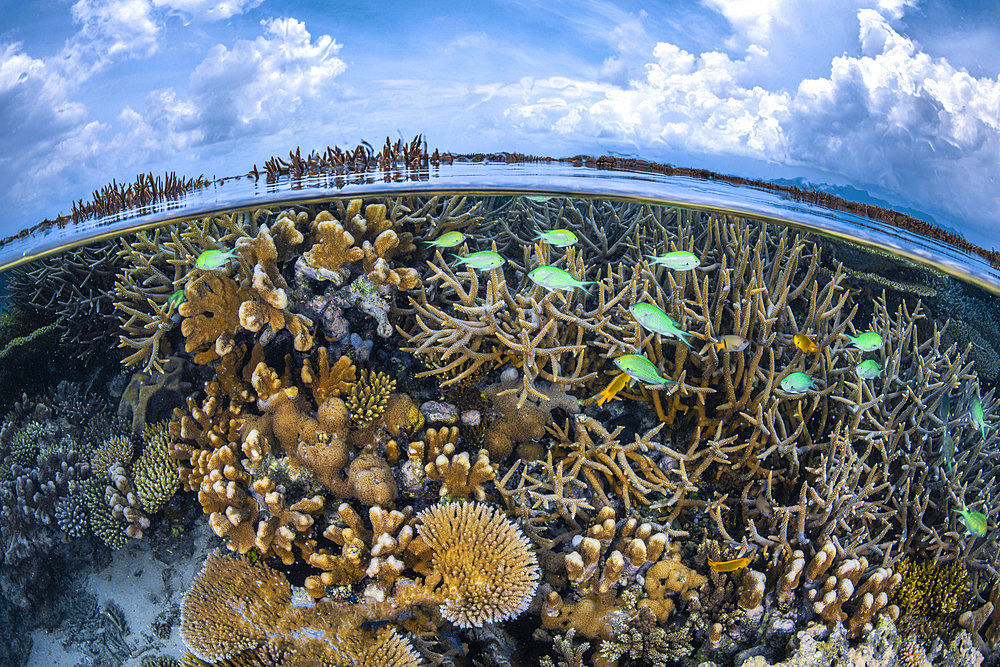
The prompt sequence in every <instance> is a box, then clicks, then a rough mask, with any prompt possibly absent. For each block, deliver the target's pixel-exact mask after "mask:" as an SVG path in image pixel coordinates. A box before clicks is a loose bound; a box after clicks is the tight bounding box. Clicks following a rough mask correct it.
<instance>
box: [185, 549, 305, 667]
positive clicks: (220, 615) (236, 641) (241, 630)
mask: <svg viewBox="0 0 1000 667" xmlns="http://www.w3.org/2000/svg"><path fill="white" fill-rule="evenodd" d="M291 600H292V591H291V586H290V585H289V583H288V580H287V579H286V578H285V575H283V574H281V573H280V572H278V571H276V570H272V569H271V568H269V567H267V566H266V565H264V564H263V563H260V562H258V563H253V564H252V563H250V561H248V560H247V559H246V558H245V557H243V556H239V557H236V558H232V557H227V556H225V555H223V554H222V553H220V552H215V553H213V554H212V555H211V556H209V557H208V560H206V561H205V565H204V567H203V568H202V570H201V572H199V573H198V575H197V576H196V577H195V578H194V583H193V584H192V587H191V590H190V591H188V593H187V595H185V596H184V602H183V604H182V605H181V628H180V632H181V637H182V638H183V639H184V643H185V644H187V646H188V648H189V649H190V650H191V652H192V653H194V654H195V656H197V657H198V658H200V659H202V660H207V661H209V662H214V661H216V660H226V659H229V658H233V657H235V656H237V655H238V654H239V653H241V652H243V651H247V650H251V649H256V648H258V647H260V646H263V645H264V644H265V643H266V642H268V641H269V638H270V637H271V636H272V635H273V634H274V631H275V628H276V627H277V623H278V620H279V618H280V617H281V615H282V614H283V613H284V612H285V610H286V609H287V607H288V605H289V603H290V602H291Z"/></svg>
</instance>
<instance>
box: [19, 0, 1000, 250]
mask: <svg viewBox="0 0 1000 667" xmlns="http://www.w3.org/2000/svg"><path fill="white" fill-rule="evenodd" d="M431 7H433V9H429V8H431ZM0 16H3V17H4V20H3V22H2V24H0V236H6V235H8V234H12V233H15V232H16V231H18V230H20V229H22V228H24V227H27V226H30V225H32V224H34V223H36V222H38V221H40V220H41V219H42V218H46V217H49V218H51V217H54V216H56V215H57V214H59V213H60V212H62V213H66V212H68V211H69V208H70V205H71V202H72V201H73V200H75V199H80V198H88V197H89V194H90V193H91V192H92V191H93V190H94V189H96V188H98V187H100V186H101V185H103V184H105V183H107V182H110V181H111V180H112V179H115V180H117V181H119V182H122V181H130V180H132V179H133V178H134V176H135V175H136V174H137V173H139V172H145V171H152V172H153V173H163V172H165V171H176V172H178V173H181V174H185V175H188V176H197V175H199V174H205V175H206V176H219V177H221V176H228V175H233V174H237V173H245V171H246V170H247V169H249V167H250V166H251V165H253V164H254V163H256V164H258V165H262V164H263V162H264V161H265V160H266V159H267V157H269V156H270V155H274V154H279V155H283V154H287V152H288V150H289V149H292V148H294V147H295V146H301V147H302V150H303V152H306V151H307V150H309V149H312V148H317V149H322V148H324V147H326V146H327V145H339V146H341V147H345V148H346V147H353V146H355V145H357V144H358V143H359V142H360V141H361V140H367V141H369V142H370V143H372V144H375V145H378V144H380V143H382V142H384V140H385V137H386V136H389V137H391V138H393V139H396V138H400V137H402V138H405V139H410V138H412V137H413V136H415V135H417V134H424V135H425V136H426V138H427V140H428V143H429V145H430V146H431V147H438V148H441V149H442V150H450V151H453V152H495V151H513V152H524V153H530V154H536V155H539V154H544V155H551V156H556V157H560V156H571V155H577V154H581V153H585V154H591V155H601V154H612V155H620V156H629V157H639V158H643V159H648V160H653V161H662V162H670V163H672V164H676V165H682V166H690V167H698V168H705V169H712V170H715V171H720V172H724V173H730V174H735V175H740V176H747V177H757V178H803V179H806V180H807V181H809V182H812V183H822V184H829V185H830V186H852V187H855V188H859V189H862V190H866V191H868V192H869V193H871V194H872V195H873V196H876V197H879V198H881V199H884V200H886V201H888V202H890V203H892V204H893V205H899V206H907V207H911V208H915V209H918V210H920V211H924V212H926V213H927V214H928V215H930V216H933V218H934V219H935V220H936V221H938V222H939V223H940V224H942V225H945V226H948V227H951V228H955V229H958V230H959V231H960V232H962V233H963V234H964V235H966V236H967V237H968V238H969V239H970V240H971V241H973V242H975V243H978V244H980V245H983V246H985V247H987V248H993V247H998V248H1000V232H998V231H996V230H998V229H1000V77H998V73H1000V9H998V4H997V3H994V2H990V1H989V0H986V1H984V2H966V1H963V2H951V3H947V2H921V1H920V0H700V2H693V1H689V0H681V1H677V2H670V1H663V2H639V1H622V2H603V1H601V0H546V1H545V2H543V3H541V2H537V1H536V0H496V1H493V2H481V1H477V0H462V1H457V0H456V1H452V0H439V1H438V2H435V3H414V2H412V1H409V0H407V1H397V0H383V1H382V2H379V3H365V2H352V3H347V2H342V1H339V2H316V3H308V2H295V1H292V2H287V1H286V2H269V1H267V0H77V1H76V2H72V1H70V0H66V1H60V0H37V1H33V2H23V1H20V2H10V1H9V0H0Z"/></svg>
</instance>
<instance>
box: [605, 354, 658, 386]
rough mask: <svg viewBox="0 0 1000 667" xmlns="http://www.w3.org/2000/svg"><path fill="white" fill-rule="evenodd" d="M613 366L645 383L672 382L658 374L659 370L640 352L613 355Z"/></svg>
mask: <svg viewBox="0 0 1000 667" xmlns="http://www.w3.org/2000/svg"><path fill="white" fill-rule="evenodd" d="M614 361H615V366H617V367H618V368H619V369H621V371H622V372H623V373H627V374H628V376H629V377H631V378H632V379H633V380H639V381H640V382H645V383H646V384H672V383H673V380H671V379H670V378H666V377H663V376H662V375H660V370H659V369H658V368H657V367H656V366H655V365H654V364H653V362H652V361H650V360H649V359H647V358H646V357H644V356H642V355H641V354H623V355H622V356H620V357H615V360H614Z"/></svg>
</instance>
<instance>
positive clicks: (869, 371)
mask: <svg viewBox="0 0 1000 667" xmlns="http://www.w3.org/2000/svg"><path fill="white" fill-rule="evenodd" d="M854 370H855V371H857V373H858V377H859V378H861V379H862V380H871V379H872V378H877V377H878V376H879V375H881V374H882V367H881V366H879V365H878V362H877V361H875V360H874V359H866V360H865V361H862V362H861V363H860V364H858V365H857V366H855V367H854Z"/></svg>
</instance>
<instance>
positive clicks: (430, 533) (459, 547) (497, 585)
mask: <svg viewBox="0 0 1000 667" xmlns="http://www.w3.org/2000/svg"><path fill="white" fill-rule="evenodd" d="M418 519H419V520H420V523H419V524H418V526H417V532H418V534H419V536H420V539H421V540H422V542H423V543H424V544H425V545H426V546H427V548H428V549H429V550H430V552H431V567H432V570H433V571H432V574H431V575H430V577H428V584H429V585H430V586H432V587H434V588H435V589H436V593H437V594H438V596H439V599H440V600H441V602H442V604H441V615H442V616H444V617H445V618H446V619H448V620H449V621H451V622H452V623H454V624H455V625H457V626H459V627H463V628H469V627H481V626H483V625H485V624H487V623H498V622H500V621H505V620H507V619H510V618H514V617H516V616H518V615H519V614H520V613H521V612H523V611H524V610H525V609H527V607H528V604H529V603H530V602H531V598H532V597H533V596H534V594H535V589H536V588H537V586H538V564H537V559H536V557H535V554H534V552H533V551H531V548H530V543H529V541H528V539H527V538H526V537H525V536H524V534H523V533H522V532H521V530H520V529H519V528H518V527H517V526H515V525H514V524H513V523H511V522H510V521H509V520H507V518H506V517H505V516H504V515H503V513H502V512H500V511H499V510H497V509H494V508H491V507H489V506H487V505H483V504H480V503H476V502H470V503H464V504H454V503H452V504H443V505H433V506H431V507H428V508H427V509H425V510H424V511H423V512H421V513H420V514H419V516H418ZM438 584H440V585H438Z"/></svg>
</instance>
